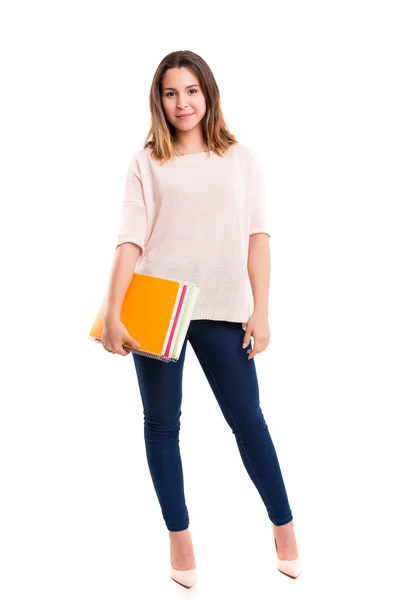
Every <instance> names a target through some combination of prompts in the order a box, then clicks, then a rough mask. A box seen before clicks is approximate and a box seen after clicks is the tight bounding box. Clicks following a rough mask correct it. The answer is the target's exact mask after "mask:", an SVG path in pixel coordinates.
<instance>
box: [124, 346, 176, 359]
mask: <svg viewBox="0 0 400 600" xmlns="http://www.w3.org/2000/svg"><path fill="white" fill-rule="evenodd" d="M122 347H123V349H124V350H128V352H132V354H140V355H141V356H147V357H149V358H155V359H156V360H162V361H163V362H176V361H177V360H178V359H177V358H174V357H173V356H171V357H168V356H160V355H159V354H154V353H153V352H145V351H144V350H140V349H137V350H136V349H133V348H130V347H129V346H124V345H122Z"/></svg>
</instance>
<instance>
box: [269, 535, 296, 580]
mask: <svg viewBox="0 0 400 600" xmlns="http://www.w3.org/2000/svg"><path fill="white" fill-rule="evenodd" d="M271 526H272V534H273V536H274V542H275V549H276V555H277V556H278V546H277V544H276V539H275V532H274V524H273V523H271ZM277 562H278V571H280V572H281V573H283V574H284V575H287V576H288V577H292V579H296V577H298V576H299V575H300V573H301V564H300V557H299V556H298V557H297V558H294V559H293V560H283V559H281V558H278V559H277Z"/></svg>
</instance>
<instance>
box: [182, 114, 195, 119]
mask: <svg viewBox="0 0 400 600" xmlns="http://www.w3.org/2000/svg"><path fill="white" fill-rule="evenodd" d="M193 114H194V113H188V114H185V115H178V119H188V118H189V117H191V116H192V115H193Z"/></svg>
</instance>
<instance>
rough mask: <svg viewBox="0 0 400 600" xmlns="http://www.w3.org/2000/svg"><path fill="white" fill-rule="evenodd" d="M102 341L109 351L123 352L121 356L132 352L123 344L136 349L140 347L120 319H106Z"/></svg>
mask: <svg viewBox="0 0 400 600" xmlns="http://www.w3.org/2000/svg"><path fill="white" fill-rule="evenodd" d="M101 343H102V344H103V348H104V350H107V352H112V354H121V356H126V355H127V354H130V351H129V350H125V349H124V348H123V347H122V345H125V346H130V347H131V348H134V349H135V350H136V349H137V348H139V342H137V341H136V340H135V339H134V338H133V337H132V336H130V335H129V332H128V330H127V328H126V327H125V325H124V324H123V323H122V322H121V321H120V320H119V319H105V320H104V328H103V334H102V336H101Z"/></svg>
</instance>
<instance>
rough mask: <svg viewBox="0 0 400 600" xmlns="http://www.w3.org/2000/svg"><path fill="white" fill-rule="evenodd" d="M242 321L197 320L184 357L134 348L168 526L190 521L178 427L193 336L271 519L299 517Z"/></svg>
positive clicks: (153, 470) (149, 449)
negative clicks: (146, 353)
mask: <svg viewBox="0 0 400 600" xmlns="http://www.w3.org/2000/svg"><path fill="white" fill-rule="evenodd" d="M244 335H245V332H244V330H243V329H242V324H241V323H236V322H230V321H213V320H209V319H200V320H192V321H191V322H190V325H189V328H188V331H187V334H186V338H185V341H184V343H183V347H182V351H181V354H180V357H179V360H178V361H176V362H169V363H167V362H163V361H160V360H157V359H154V358H150V357H148V356H141V355H140V354H135V353H132V357H133V360H134V365H135V370H136V374H137V379H138V385H139V389H140V394H141V399H142V404H143V414H144V440H145V447H146V456H147V462H148V466H149V470H150V474H151V478H152V481H153V485H154V489H155V492H156V494H157V498H158V501H159V504H160V507H161V513H162V516H163V519H164V522H165V524H166V526H167V529H168V530H169V531H182V530H183V529H187V528H188V527H189V513H188V509H187V506H186V501H185V493H184V483H183V472H182V462H181V455H180V449H179V429H180V416H181V414H182V413H181V403H182V375H183V365H184V361H185V354H186V346H187V342H188V340H189V342H190V343H191V345H192V348H193V350H194V352H195V354H196V356H197V358H198V360H199V362H200V365H201V367H202V369H203V371H204V373H205V375H206V377H207V379H208V381H209V383H210V386H211V389H212V391H213V393H214V395H215V397H216V399H217V401H218V404H219V406H220V408H221V411H222V413H223V415H224V417H225V420H226V422H227V423H228V425H229V427H230V428H231V430H232V433H233V434H234V436H235V438H236V442H237V446H238V448H239V452H240V455H241V457H242V461H243V464H244V466H245V468H246V470H247V473H248V474H249V476H250V478H251V480H252V481H253V483H254V485H255V487H256V488H257V490H258V492H259V494H260V496H261V498H262V501H263V502H264V504H265V507H266V509H267V513H268V516H269V519H270V520H271V521H272V523H274V524H275V525H285V524H286V523H289V521H291V520H292V519H293V515H292V512H291V508H290V506H289V501H288V497H287V493H286V489H285V484H284V481H283V477H282V473H281V469H280V467H279V462H278V457H277V455H276V451H275V448H274V445H273V442H272V439H271V436H270V433H269V430H268V426H267V424H266V422H265V419H264V416H263V413H262V410H261V406H260V401H259V388H258V380H257V373H256V365H255V361H254V358H252V359H251V360H248V354H247V350H249V349H250V348H252V347H253V343H252V340H250V343H249V345H248V346H247V347H246V348H242V343H243V338H244Z"/></svg>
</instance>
